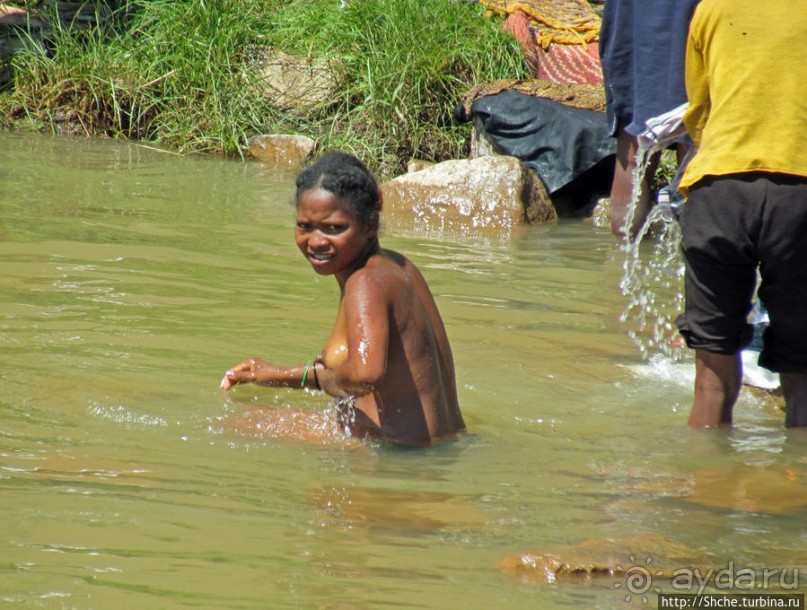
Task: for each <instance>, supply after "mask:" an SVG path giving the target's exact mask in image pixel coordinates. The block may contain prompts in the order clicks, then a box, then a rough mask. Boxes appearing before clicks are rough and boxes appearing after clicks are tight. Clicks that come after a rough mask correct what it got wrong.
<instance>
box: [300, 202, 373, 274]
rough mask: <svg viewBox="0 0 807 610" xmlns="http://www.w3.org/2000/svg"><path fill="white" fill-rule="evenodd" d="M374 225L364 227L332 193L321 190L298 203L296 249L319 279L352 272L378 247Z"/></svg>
mask: <svg viewBox="0 0 807 610" xmlns="http://www.w3.org/2000/svg"><path fill="white" fill-rule="evenodd" d="M377 235H378V230H377V226H376V225H375V223H370V226H367V227H364V226H362V224H361V223H360V222H359V220H358V218H356V215H355V214H353V213H352V212H351V211H350V209H349V208H348V207H347V206H345V205H342V203H341V202H340V201H339V199H337V198H336V196H334V194H333V193H331V192H329V191H325V190H322V189H310V190H307V191H304V192H303V194H302V195H301V196H300V199H299V201H298V202H297V225H296V227H295V229H294V240H295V241H296V242H297V247H298V248H300V252H302V253H303V256H305V257H306V258H307V259H308V262H310V263H311V266H312V267H313V268H314V271H316V272H317V273H319V274H320V275H338V274H339V273H340V272H348V273H349V272H350V271H352V270H353V269H354V268H355V266H356V263H357V262H358V261H359V260H360V259H361V258H362V257H363V256H364V255H365V254H366V253H367V251H368V249H369V248H370V247H371V246H372V245H374V244H375V242H376V239H377Z"/></svg>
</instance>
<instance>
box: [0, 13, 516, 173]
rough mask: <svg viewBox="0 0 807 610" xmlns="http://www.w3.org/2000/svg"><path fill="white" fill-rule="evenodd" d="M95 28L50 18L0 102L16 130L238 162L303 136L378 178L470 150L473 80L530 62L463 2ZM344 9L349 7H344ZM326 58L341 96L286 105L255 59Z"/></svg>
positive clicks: (119, 19)
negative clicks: (67, 129)
mask: <svg viewBox="0 0 807 610" xmlns="http://www.w3.org/2000/svg"><path fill="white" fill-rule="evenodd" d="M115 5H116V10H115V11H114V13H113V15H114V17H113V18H110V19H106V20H99V25H97V26H94V27H92V28H86V27H84V28H79V27H74V26H72V25H71V24H69V23H63V22H61V21H59V20H58V19H57V18H56V16H55V15H50V16H49V21H50V23H51V26H52V34H51V40H50V41H49V42H48V43H47V45H45V44H42V43H40V42H38V41H36V40H35V39H34V38H33V37H32V38H31V39H30V44H29V45H28V47H29V50H28V51H27V52H23V53H18V54H17V55H16V56H15V57H14V59H13V67H14V74H15V79H14V82H13V86H12V87H10V88H9V89H8V90H7V91H5V92H3V93H2V94H0V116H2V117H3V119H4V122H5V123H6V124H7V125H11V124H13V123H15V122H18V121H19V120H23V121H25V122H28V123H30V124H32V125H35V126H36V127H37V128H39V129H44V130H52V131H54V132H58V131H60V130H61V128H62V127H64V126H65V125H69V126H72V127H74V128H75V127H76V126H78V129H79V132H80V133H85V134H87V135H102V134H103V135H107V136H111V137H119V138H135V139H146V140H151V141H154V142H159V143H162V144H165V145H168V146H170V147H173V148H175V149H179V150H185V151H205V152H218V153H224V154H237V153H238V152H239V151H241V150H242V149H243V147H244V145H245V142H246V140H247V138H248V137H249V136H251V135H254V134H258V133H273V132H274V133H300V134H304V135H309V136H311V137H313V138H314V139H316V140H317V141H318V142H319V143H320V145H321V146H322V147H323V148H342V149H347V150H352V151H354V152H356V153H357V154H359V155H361V156H362V157H363V158H366V159H368V160H371V163H372V164H373V165H374V166H375V167H374V169H376V170H377V171H380V172H381V173H382V174H389V173H393V172H397V171H399V170H400V169H402V168H403V166H404V165H405V164H406V162H407V161H408V160H409V159H411V158H423V159H429V160H436V161H439V160H443V159H448V158H457V157H461V156H464V155H465V154H466V147H467V140H468V134H469V127H468V126H467V125H457V124H455V123H454V122H453V120H452V112H453V109H454V106H455V105H456V104H457V102H458V101H459V100H460V98H461V96H462V94H463V93H465V92H466V91H467V90H468V89H470V88H471V87H472V86H474V85H476V84H478V83H480V82H484V81H488V80H494V79H498V78H519V77H523V76H524V75H525V73H526V72H525V65H524V60H523V56H522V53H521V50H520V49H519V48H518V45H517V43H516V41H515V40H514V39H513V38H512V37H511V36H509V35H508V34H506V33H504V32H502V31H501V28H500V25H501V22H500V21H499V20H496V19H486V18H484V17H483V16H482V15H483V9H482V8H481V7H480V6H479V5H478V4H476V3H469V2H457V1H456V0H429V1H428V2H423V1H422V0H352V1H351V0H347V2H340V1H339V0H131V1H129V2H121V1H120V0H118V1H117V2H115ZM342 6H344V7H343V8H342ZM269 48H273V49H277V50H280V51H283V52H285V53H289V54H292V55H296V56H298V57H305V58H308V59H310V60H312V61H324V62H327V64H328V65H329V66H331V77H332V78H333V82H334V87H333V90H332V95H330V96H329V97H328V98H327V99H326V100H324V101H322V102H321V103H319V104H314V105H310V106H305V107H300V108H288V107H282V106H281V105H279V104H278V101H277V99H273V96H272V95H269V94H267V88H266V86H265V83H262V82H261V78H260V71H259V70H258V69H257V61H258V59H259V58H260V57H262V56H263V55H264V51H265V50H266V49H269Z"/></svg>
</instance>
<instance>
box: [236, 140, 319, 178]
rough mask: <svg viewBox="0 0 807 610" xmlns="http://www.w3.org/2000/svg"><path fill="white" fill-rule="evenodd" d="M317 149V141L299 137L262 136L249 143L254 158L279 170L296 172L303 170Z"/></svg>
mask: <svg viewBox="0 0 807 610" xmlns="http://www.w3.org/2000/svg"><path fill="white" fill-rule="evenodd" d="M316 149H317V143H316V141H314V140H312V139H311V138H309V137H306V136H298V135H286V134H271V135H262V136H255V137H254V138H252V139H251V140H250V141H249V152H250V154H251V155H252V156H253V157H255V158H256V159H259V160H260V161H263V162H264V163H267V164H270V165H272V166H274V167H277V168H278V169H288V170H295V171H296V170H298V169H300V168H302V167H303V166H304V165H305V164H306V162H308V160H309V159H311V157H313V156H314V153H315V152H316Z"/></svg>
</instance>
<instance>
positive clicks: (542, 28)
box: [480, 0, 600, 49]
mask: <svg viewBox="0 0 807 610" xmlns="http://www.w3.org/2000/svg"><path fill="white" fill-rule="evenodd" d="M480 3H481V4H482V6H484V7H485V8H486V9H487V10H488V11H489V12H490V13H493V14H496V15H499V16H501V17H507V16H508V15H512V14H513V13H514V12H516V11H522V12H523V13H525V14H526V15H527V17H528V18H529V20H530V21H531V22H532V24H533V26H535V42H536V44H537V45H538V46H540V47H541V48H542V49H546V48H547V47H548V46H549V45H550V44H552V43H553V42H554V43H557V44H579V45H583V46H584V47H585V46H586V44H587V43H591V42H597V41H598V40H599V39H600V17H599V16H598V15H597V13H595V12H594V10H593V9H592V8H591V7H590V6H589V4H588V2H587V1H586V0H480Z"/></svg>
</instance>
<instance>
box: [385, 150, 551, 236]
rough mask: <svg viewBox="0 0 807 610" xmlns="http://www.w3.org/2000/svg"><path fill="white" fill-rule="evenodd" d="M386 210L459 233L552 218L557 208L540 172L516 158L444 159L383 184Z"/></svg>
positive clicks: (419, 224)
mask: <svg viewBox="0 0 807 610" xmlns="http://www.w3.org/2000/svg"><path fill="white" fill-rule="evenodd" d="M381 190H382V192H383V194H384V210H385V213H389V214H390V215H394V216H395V218H396V222H399V221H401V220H402V219H409V222H410V223H412V224H414V228H416V229H417V228H420V227H422V226H424V225H425V226H428V227H430V228H434V229H440V230H443V231H452V232H453V231H456V232H459V233H460V234H463V235H467V234H469V233H491V232H502V231H505V232H508V231H511V230H512V229H514V228H515V227H516V226H518V225H523V224H525V223H549V222H555V221H556V220H557V212H556V211H555V208H554V207H553V205H552V202H551V200H550V199H549V195H548V194H547V192H546V189H545V188H544V185H543V183H542V182H541V180H540V179H539V178H538V176H537V175H536V174H535V173H534V172H533V171H532V170H531V169H529V168H528V167H527V166H526V165H524V164H523V163H522V162H521V161H519V160H518V159H516V158H515V157H507V156H486V157H480V158H478V159H471V160H455V161H444V162H443V163H438V164H436V165H432V166H431V167H427V168H425V169H422V170H420V171H417V172H412V173H409V174H405V175H403V176H399V177H397V178H394V179H392V180H390V181H388V182H386V183H384V184H383V185H382V187H381Z"/></svg>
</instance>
